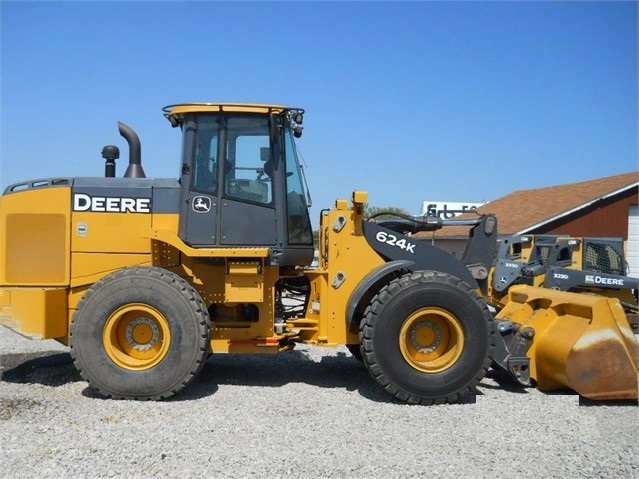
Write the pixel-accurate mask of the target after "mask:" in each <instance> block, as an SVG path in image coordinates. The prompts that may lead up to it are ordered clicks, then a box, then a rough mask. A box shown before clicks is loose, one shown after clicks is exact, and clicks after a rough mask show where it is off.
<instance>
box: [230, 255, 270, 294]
mask: <svg viewBox="0 0 639 479" xmlns="http://www.w3.org/2000/svg"><path fill="white" fill-rule="evenodd" d="M261 270H262V265H261V263H259V262H255V261H228V263H227V273H226V276H225V279H224V295H225V300H226V302H231V303H233V302H235V303H243V302H248V303H261V302H262V301H263V300H264V278H263V276H262V274H261Z"/></svg>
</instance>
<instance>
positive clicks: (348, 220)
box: [0, 103, 637, 404]
mask: <svg viewBox="0 0 639 479" xmlns="http://www.w3.org/2000/svg"><path fill="white" fill-rule="evenodd" d="M163 112H164V115H165V117H166V119H167V120H168V121H169V122H170V124H171V125H172V126H173V127H175V128H179V129H180V131H181V136H182V153H181V157H180V159H179V162H177V163H176V172H177V174H176V177H175V178H147V177H146V174H145V172H144V169H143V167H142V162H141V147H140V141H139V138H138V136H137V134H136V133H135V132H134V131H133V130H132V129H131V128H130V127H128V126H127V125H125V124H123V123H119V131H120V134H121V135H122V136H123V137H124V138H125V139H126V141H127V142H128V144H129V161H128V166H127V169H126V171H125V173H124V175H123V176H122V177H118V176H117V175H116V161H117V160H118V159H119V155H120V152H119V149H118V148H117V147H115V146H112V145H107V146H105V147H104V148H103V150H102V157H103V158H104V160H105V166H104V176H103V177H73V178H71V177H57V178H43V179H37V180H30V181H25V182H21V183H16V184H12V185H9V186H8V187H6V189H5V191H4V194H3V195H2V196H1V197H0V324H2V325H4V326H6V327H8V328H10V329H12V330H14V331H16V332H18V333H20V334H22V335H24V336H27V337H30V338H34V339H35V338H40V339H51V338H53V339H56V340H57V341H59V342H61V343H63V344H65V345H68V347H69V348H70V353H71V356H72V358H73V361H74V364H75V366H76V367H77V369H78V370H79V372H80V374H81V376H82V378H84V379H85V380H86V381H87V382H88V384H89V386H90V387H91V388H92V389H94V390H95V391H96V392H97V393H99V394H100V395H103V396H105V397H111V398H117V399H139V400H149V399H150V400H161V399H165V398H169V397H171V396H173V395H175V394H177V393H179V392H180V391H182V390H183V389H184V388H185V387H187V386H188V385H189V384H190V383H191V382H192V381H193V379H194V378H195V377H196V376H197V374H198V372H199V371H200V370H201V368H202V367H203V365H204V363H205V361H206V360H207V358H208V357H209V355H210V354H223V353H244V354H247V353H252V354H276V353H282V352H285V351H288V350H291V349H293V348H294V347H295V346H296V344H300V343H306V344H313V345H318V346H325V347H335V346H337V345H345V346H346V347H348V349H349V350H351V351H352V352H353V353H354V354H355V355H356V356H358V357H359V358H360V359H361V361H362V362H363V364H364V365H365V367H366V368H367V369H368V371H369V372H370V374H371V376H372V378H373V380H374V381H376V383H377V384H378V385H379V386H380V387H381V388H383V389H384V390H385V391H386V392H387V393H388V394H389V395H390V396H393V397H395V398H396V399H398V400H400V401H404V402H408V403H412V404H440V403H446V402H455V401H458V400H460V399H462V398H464V397H466V396H469V395H472V394H474V393H475V392H476V389H475V388H476V386H477V384H478V383H479V382H480V381H481V379H482V378H483V377H484V375H485V373H486V372H487V370H488V368H489V367H490V366H491V365H494V366H496V367H502V368H504V370H506V371H508V372H509V373H510V374H511V375H512V376H513V377H514V378H515V379H516V380H517V381H519V382H520V383H522V384H531V383H535V384H536V385H538V386H539V387H542V388H545V389H553V388H566V387H569V388H573V389H575V390H576V391H577V392H578V393H579V394H583V395H586V396H587V397H593V398H598V399H609V398H616V399H619V398H636V397H637V359H636V356H637V343H636V341H635V339H634V336H633V335H632V332H631V331H630V328H629V326H628V323H627V321H626V318H625V316H624V315H623V310H622V308H621V306H620V305H619V301H618V300H617V299H616V298H606V297H603V296H593V295H584V294H575V293H568V292H560V291H552V290H549V289H547V288H540V287H535V286H529V285H517V286H513V287H511V288H510V289H509V291H508V298H507V300H505V301H504V305H503V308H500V309H499V310H498V311H495V310H494V309H493V308H491V307H489V304H488V303H489V271H490V268H491V266H492V264H493V261H494V256H495V248H496V240H497V234H498V233H497V219H496V218H495V217H494V216H493V215H484V216H481V217H477V218H476V219H471V220H465V219H463V220H462V219H450V220H442V219H439V218H434V217H428V216H427V217H403V218H398V219H396V220H384V219H379V218H378V219H377V220H376V219H372V220H365V218H364V207H365V205H366V203H367V201H368V198H367V194H366V193H365V192H363V191H354V192H353V193H352V195H351V197H350V201H349V200H346V199H338V200H337V201H336V202H335V205H334V206H333V207H332V208H329V209H325V210H322V211H321V213H320V218H319V239H318V244H317V247H316V246H315V245H314V241H313V231H312V226H311V220H310V217H309V197H308V192H307V189H306V184H305V180H304V175H303V170H302V169H301V167H300V163H299V159H298V150H297V147H296V143H295V140H296V138H299V137H300V136H301V134H302V129H303V126H302V125H303V118H304V113H305V112H304V110H303V109H301V108H292V107H284V106H278V105H261V104H233V103H186V104H175V105H170V106H167V107H165V108H164V109H163ZM450 224H457V225H459V224H465V225H467V226H468V227H469V238H468V243H467V245H466V250H465V252H464V255H463V257H461V258H455V257H453V256H452V255H450V254H449V253H447V252H445V251H443V250H442V249H439V248H437V247H435V246H432V245H429V244H427V243H426V242H422V241H419V240H417V239H415V238H414V237H412V236H411V233H413V232H416V231H423V230H426V231H429V230H435V229H439V228H443V227H446V226H447V225H450ZM316 248H317V264H316V265H312V263H314V261H313V260H314V256H315V251H316Z"/></svg>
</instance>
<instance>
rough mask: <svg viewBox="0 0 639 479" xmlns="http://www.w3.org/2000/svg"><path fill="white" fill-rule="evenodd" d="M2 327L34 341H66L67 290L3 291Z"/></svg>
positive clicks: (0, 294) (0, 295)
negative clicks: (57, 339) (60, 339)
mask: <svg viewBox="0 0 639 479" xmlns="http://www.w3.org/2000/svg"><path fill="white" fill-rule="evenodd" d="M0 325H2V326H5V327H7V328H9V329H11V330H13V331H15V332H17V333H19V334H21V335H23V336H26V337H28V338H32V339H51V338H66V336H67V332H68V323H67V290H66V289H65V288H31V287H4V288H0Z"/></svg>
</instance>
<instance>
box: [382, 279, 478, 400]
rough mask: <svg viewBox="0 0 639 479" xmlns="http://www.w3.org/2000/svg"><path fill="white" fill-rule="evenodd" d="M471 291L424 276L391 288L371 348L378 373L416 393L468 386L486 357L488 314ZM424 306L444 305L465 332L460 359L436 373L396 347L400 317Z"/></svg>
mask: <svg viewBox="0 0 639 479" xmlns="http://www.w3.org/2000/svg"><path fill="white" fill-rule="evenodd" d="M462 284H465V283H462ZM474 296H476V295H475V293H473V292H472V291H471V290H470V287H468V291H464V290H463V289H461V288H460V287H458V286H456V285H454V284H449V283H445V282H441V281H430V280H426V281H424V278H420V280H419V281H418V282H415V283H413V284H411V285H410V286H408V287H405V288H402V289H400V290H399V291H398V292H397V293H396V294H393V295H392V296H391V298H390V300H389V301H388V303H386V304H384V306H383V309H382V311H381V312H380V313H379V315H378V316H379V317H378V318H377V320H376V322H375V324H374V336H373V350H374V351H376V358H377V365H378V367H379V369H380V371H381V372H382V374H383V375H384V376H385V377H386V378H387V379H388V380H389V381H390V382H391V383H393V384H394V385H395V386H396V387H398V388H399V389H401V390H402V391H404V392H406V393H408V394H410V395H412V396H417V397H420V398H421V397H433V398H439V397H444V396H449V395H451V394H454V393H455V392H461V391H463V390H464V389H466V388H467V387H468V384H469V383H472V382H473V380H474V379H475V377H476V376H477V375H478V373H479V372H480V371H481V369H482V368H483V367H484V364H485V363H486V362H487V361H489V360H488V359H487V358H488V353H489V330H488V327H487V319H489V316H488V317H487V316H486V314H488V313H487V312H486V313H484V311H482V308H481V306H480V304H478V302H477V301H476V298H475V297H474ZM424 307H439V308H441V309H443V310H445V311H448V312H449V313H450V314H452V315H453V316H454V317H455V318H456V319H457V321H458V322H459V323H460V325H461V327H462V329H463V333H464V348H463V351H462V353H461V356H460V357H459V359H458V360H457V361H456V362H455V364H453V365H451V366H450V367H449V368H447V369H445V370H443V371H440V372H436V373H424V372H422V371H418V370H417V369H415V368H414V367H413V366H411V365H410V364H409V363H408V362H407V361H406V359H405V358H404V357H403V355H402V353H401V350H400V347H399V338H400V330H401V328H402V325H403V323H404V321H405V320H406V319H407V318H408V316H410V315H411V314H412V313H414V312H415V311H417V310H419V309H421V308H424Z"/></svg>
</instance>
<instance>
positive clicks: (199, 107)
mask: <svg viewBox="0 0 639 479" xmlns="http://www.w3.org/2000/svg"><path fill="white" fill-rule="evenodd" d="M162 111H163V112H164V116H165V117H166V118H167V120H169V121H170V122H171V124H175V123H179V122H180V120H181V118H182V115H184V114H186V113H219V112H221V111H225V112H233V113H264V114H269V113H273V114H275V115H279V114H282V113H284V112H286V111H293V112H299V113H303V112H304V110H302V109H301V108H291V107H286V106H282V105H269V104H261V103H223V102H213V103H177V104H175V105H168V106H165V107H164V108H162Z"/></svg>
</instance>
